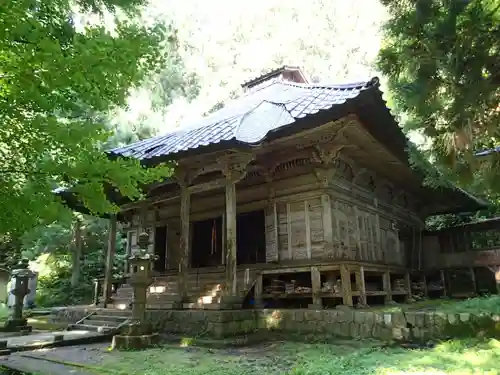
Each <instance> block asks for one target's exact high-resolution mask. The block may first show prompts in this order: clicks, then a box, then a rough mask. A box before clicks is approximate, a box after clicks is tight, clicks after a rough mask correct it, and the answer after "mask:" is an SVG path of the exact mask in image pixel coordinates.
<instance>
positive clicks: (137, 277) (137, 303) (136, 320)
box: [112, 232, 159, 349]
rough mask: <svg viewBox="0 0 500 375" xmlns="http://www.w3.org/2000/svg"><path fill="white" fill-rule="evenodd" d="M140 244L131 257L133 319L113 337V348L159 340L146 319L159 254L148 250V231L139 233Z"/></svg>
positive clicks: (128, 347) (132, 346)
mask: <svg viewBox="0 0 500 375" xmlns="http://www.w3.org/2000/svg"><path fill="white" fill-rule="evenodd" d="M138 245H139V248H140V250H139V251H137V252H136V253H134V254H132V255H131V256H130V258H129V264H130V275H129V284H130V285H131V286H132V288H133V291H134V299H133V302H132V319H131V320H130V322H129V323H128V324H126V325H124V326H123V327H122V329H121V331H120V334H118V335H115V336H114V337H113V344H112V348H113V349H145V348H147V347H149V346H151V345H154V344H156V343H157V342H158V340H159V335H158V334H157V333H153V330H152V327H151V325H150V324H148V323H146V321H145V320H146V319H145V315H146V298H147V289H148V287H149V286H150V285H151V283H152V282H153V277H152V273H153V264H154V261H155V260H156V259H157V256H155V255H153V254H150V253H149V252H148V251H147V248H148V245H149V235H148V234H147V233H145V232H143V233H141V234H140V235H139V238H138Z"/></svg>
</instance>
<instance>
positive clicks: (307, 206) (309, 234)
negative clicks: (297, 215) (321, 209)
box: [304, 200, 312, 259]
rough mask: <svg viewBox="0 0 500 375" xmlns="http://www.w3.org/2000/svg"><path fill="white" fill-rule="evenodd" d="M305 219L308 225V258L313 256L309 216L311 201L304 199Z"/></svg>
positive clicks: (306, 225)
mask: <svg viewBox="0 0 500 375" xmlns="http://www.w3.org/2000/svg"><path fill="white" fill-rule="evenodd" d="M304 219H305V227H306V251H307V259H311V257H312V245H311V217H310V216H309V202H308V201H307V200H305V201H304Z"/></svg>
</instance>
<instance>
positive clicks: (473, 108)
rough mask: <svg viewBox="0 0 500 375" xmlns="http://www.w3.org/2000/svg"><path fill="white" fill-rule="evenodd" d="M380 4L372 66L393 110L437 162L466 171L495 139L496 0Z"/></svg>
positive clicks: (499, 61) (499, 6)
mask: <svg viewBox="0 0 500 375" xmlns="http://www.w3.org/2000/svg"><path fill="white" fill-rule="evenodd" d="M384 4H385V5H386V6H387V8H388V10H389V13H390V19H389V20H388V21H387V23H386V25H385V28H384V29H385V41H384V45H383V47H382V49H381V51H380V53H379V56H378V62H377V65H378V68H379V69H380V70H381V71H382V73H383V74H384V75H386V76H387V78H388V85H389V88H390V90H391V94H392V96H393V97H394V98H395V99H394V102H395V104H396V108H395V109H396V110H397V111H399V112H401V113H404V114H405V116H406V117H407V118H408V121H407V122H406V123H405V128H406V129H407V130H421V131H423V132H424V134H426V135H427V136H428V137H429V138H430V140H431V148H430V150H429V156H431V157H432V159H433V160H435V161H436V162H437V163H438V166H440V167H441V168H442V169H443V168H448V167H452V169H453V170H454V172H455V177H458V175H469V176H472V173H473V171H475V170H476V167H477V166H476V165H475V164H476V163H475V161H474V158H473V157H472V155H473V153H474V152H475V151H476V150H477V149H479V148H485V147H492V146H495V145H496V144H497V143H498V142H499V140H500V132H499V127H498V125H499V123H500V111H498V105H499V101H500V89H499V85H498V83H499V82H500V70H499V68H498V66H500V57H499V56H500V54H499V53H498V51H499V49H500V1H498V0H475V1H440V0H431V1H390V0H387V1H384ZM469 181H470V179H469ZM496 188H497V189H498V190H499V191H500V185H499V186H497V187H496Z"/></svg>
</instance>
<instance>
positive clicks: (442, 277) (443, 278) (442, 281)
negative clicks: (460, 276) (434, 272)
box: [439, 270, 448, 297]
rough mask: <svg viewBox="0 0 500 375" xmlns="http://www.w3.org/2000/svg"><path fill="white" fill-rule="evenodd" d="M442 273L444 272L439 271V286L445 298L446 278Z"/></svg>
mask: <svg viewBox="0 0 500 375" xmlns="http://www.w3.org/2000/svg"><path fill="white" fill-rule="evenodd" d="M444 273H445V271H444V270H440V271H439V276H440V277H441V286H442V287H443V296H444V297H446V296H447V295H448V293H447V291H446V277H445V274H444Z"/></svg>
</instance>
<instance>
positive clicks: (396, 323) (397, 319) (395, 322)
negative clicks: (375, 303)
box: [392, 312, 406, 328]
mask: <svg viewBox="0 0 500 375" xmlns="http://www.w3.org/2000/svg"><path fill="white" fill-rule="evenodd" d="M392 326H393V327H395V328H406V319H405V315H404V314H403V313H402V312H395V313H392Z"/></svg>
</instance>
